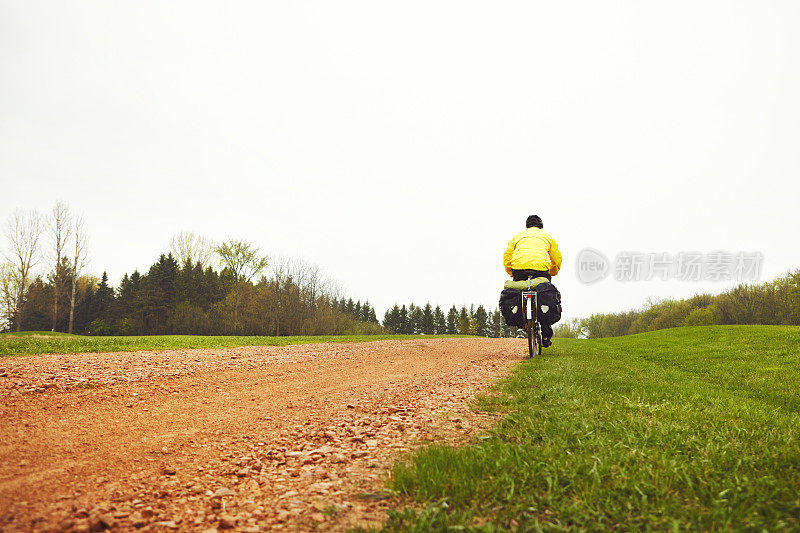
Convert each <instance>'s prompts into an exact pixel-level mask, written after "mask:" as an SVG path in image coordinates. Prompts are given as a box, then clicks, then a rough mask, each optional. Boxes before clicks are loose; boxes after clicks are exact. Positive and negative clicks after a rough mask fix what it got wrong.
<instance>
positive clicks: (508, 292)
mask: <svg viewBox="0 0 800 533" xmlns="http://www.w3.org/2000/svg"><path fill="white" fill-rule="evenodd" d="M500 312H501V313H503V318H505V319H506V325H508V326H516V327H518V328H521V327H522V326H523V325H524V324H525V318H524V317H523V315H522V291H521V290H519V289H503V292H501V293H500Z"/></svg>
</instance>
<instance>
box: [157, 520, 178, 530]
mask: <svg viewBox="0 0 800 533" xmlns="http://www.w3.org/2000/svg"><path fill="white" fill-rule="evenodd" d="M155 525H157V526H161V527H165V528H167V529H178V524H176V523H175V521H174V520H164V521H163V522H156V523H155Z"/></svg>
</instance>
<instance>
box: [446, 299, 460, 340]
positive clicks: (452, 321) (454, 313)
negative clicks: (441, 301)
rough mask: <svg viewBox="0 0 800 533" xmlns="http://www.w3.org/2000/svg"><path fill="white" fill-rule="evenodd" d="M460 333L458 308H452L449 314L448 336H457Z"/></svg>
mask: <svg viewBox="0 0 800 533" xmlns="http://www.w3.org/2000/svg"><path fill="white" fill-rule="evenodd" d="M457 333H458V309H456V306H455V305H454V306H453V307H451V308H450V310H449V311H448V312H447V334H448V335H456V334H457Z"/></svg>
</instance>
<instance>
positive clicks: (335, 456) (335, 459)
mask: <svg viewBox="0 0 800 533" xmlns="http://www.w3.org/2000/svg"><path fill="white" fill-rule="evenodd" d="M331 462H332V463H346V462H347V457H345V456H344V455H342V454H341V453H332V454H331Z"/></svg>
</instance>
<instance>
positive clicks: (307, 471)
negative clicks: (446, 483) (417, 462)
mask: <svg viewBox="0 0 800 533" xmlns="http://www.w3.org/2000/svg"><path fill="white" fill-rule="evenodd" d="M524 349H525V346H524V345H523V344H522V343H521V341H519V340H516V339H431V340H410V341H379V342H370V343H360V344H316V345H302V346H289V347H281V348H277V347H245V348H236V349H226V350H178V351H166V352H129V353H113V354H73V355H46V356H33V357H16V358H6V359H0V420H2V424H0V531H4V532H5V531H18V530H19V531H30V530H54V529H55V530H60V531H90V530H93V531H100V530H103V529H113V530H122V531H125V530H142V531H145V530H186V531H206V530H214V529H216V530H223V529H235V530H237V531H263V530H272V529H286V530H314V529H318V530H325V531H330V530H343V529H344V528H346V527H347V526H349V525H352V524H353V523H356V522H362V523H363V522H364V521H375V520H380V519H382V518H383V517H384V516H385V514H384V513H383V512H382V508H383V507H384V506H385V505H386V504H387V502H386V501H385V499H386V495H385V493H383V492H381V490H382V487H383V486H384V484H383V479H385V476H386V475H387V470H386V467H387V466H389V465H390V464H391V462H392V460H394V459H395V458H397V457H398V456H399V455H400V454H401V453H402V452H403V451H404V450H407V449H409V448H410V447H414V446H417V445H419V444H420V443H424V442H429V441H438V440H443V439H447V438H453V437H455V438H459V437H461V438H463V437H464V436H465V435H468V434H469V433H470V432H471V431H474V430H475V429H476V428H477V427H479V426H480V425H481V424H486V420H482V419H481V417H479V416H478V415H475V414H472V413H470V412H469V410H468V409H467V407H466V404H467V402H468V401H469V400H470V399H471V398H472V397H473V396H474V394H475V393H476V391H478V390H479V389H481V388H483V387H485V386H486V385H487V384H489V383H491V382H492V381H493V380H495V379H496V378H497V377H499V376H501V375H504V374H505V373H506V372H507V371H508V369H509V368H510V367H511V366H512V365H513V364H514V363H516V362H518V361H520V360H521V359H522V357H523V355H524Z"/></svg>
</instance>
